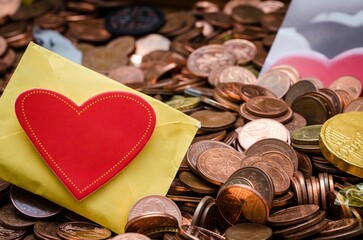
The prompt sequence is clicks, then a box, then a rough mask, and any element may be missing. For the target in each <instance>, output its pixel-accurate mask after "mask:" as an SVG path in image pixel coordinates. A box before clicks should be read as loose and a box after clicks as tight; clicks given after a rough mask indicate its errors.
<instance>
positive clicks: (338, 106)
mask: <svg viewBox="0 0 363 240" xmlns="http://www.w3.org/2000/svg"><path fill="white" fill-rule="evenodd" d="M319 92H322V93H324V94H325V95H326V96H329V99H330V100H331V102H332V103H333V106H334V113H333V114H334V115H335V114H338V113H341V112H342V111H343V105H342V102H341V101H340V98H339V96H338V94H337V93H336V92H335V91H333V90H331V89H329V88H320V89H319Z"/></svg>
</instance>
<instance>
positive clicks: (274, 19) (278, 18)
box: [260, 12, 285, 32]
mask: <svg viewBox="0 0 363 240" xmlns="http://www.w3.org/2000/svg"><path fill="white" fill-rule="evenodd" d="M284 16H285V15H284V14H281V13H278V12H272V13H268V14H264V15H263V16H262V17H261V20H260V21H261V26H262V27H264V28H266V29H267V30H269V31H270V32H277V31H278V30H279V28H280V26H281V24H282V21H283V20H284Z"/></svg>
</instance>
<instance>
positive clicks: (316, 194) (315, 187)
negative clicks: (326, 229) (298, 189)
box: [310, 176, 320, 205]
mask: <svg viewBox="0 0 363 240" xmlns="http://www.w3.org/2000/svg"><path fill="white" fill-rule="evenodd" d="M310 181H311V186H312V188H313V201H314V204H315V205H319V204H320V188H319V186H318V185H319V184H318V182H317V181H316V178H315V177H314V176H311V177H310Z"/></svg>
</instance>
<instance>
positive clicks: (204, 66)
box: [187, 44, 236, 77]
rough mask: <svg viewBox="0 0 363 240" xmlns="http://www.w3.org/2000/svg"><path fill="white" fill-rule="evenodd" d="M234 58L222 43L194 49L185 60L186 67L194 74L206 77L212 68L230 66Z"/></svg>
mask: <svg viewBox="0 0 363 240" xmlns="http://www.w3.org/2000/svg"><path fill="white" fill-rule="evenodd" d="M235 62H236V58H235V56H234V55H233V53H232V52H229V51H227V50H226V47H225V46H222V45H213V44H212V45H208V46H204V47H201V48H198V49H196V50H195V51H193V52H192V54H190V55H189V57H188V60H187V67H188V69H189V70H190V71H191V72H192V73H193V74H194V75H196V76H200V77H208V75H209V74H210V73H211V71H212V70H213V69H216V68H219V67H222V66H232V65H233V64H234V63H235Z"/></svg>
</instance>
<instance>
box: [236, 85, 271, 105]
mask: <svg viewBox="0 0 363 240" xmlns="http://www.w3.org/2000/svg"><path fill="white" fill-rule="evenodd" d="M257 96H269V97H276V98H277V96H276V95H275V94H274V93H273V92H271V91H270V90H268V89H266V88H264V87H261V86H258V85H251V84H246V85H243V86H242V87H241V98H242V99H243V100H244V101H246V102H248V101H249V100H250V99H251V98H254V97H257Z"/></svg>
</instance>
